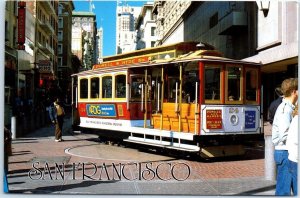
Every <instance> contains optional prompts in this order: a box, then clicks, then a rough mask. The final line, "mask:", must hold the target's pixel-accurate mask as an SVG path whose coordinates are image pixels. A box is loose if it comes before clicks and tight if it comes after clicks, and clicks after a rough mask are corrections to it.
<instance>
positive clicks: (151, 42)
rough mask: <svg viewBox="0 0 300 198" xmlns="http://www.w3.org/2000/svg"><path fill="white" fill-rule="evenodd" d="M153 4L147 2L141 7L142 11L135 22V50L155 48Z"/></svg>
mask: <svg viewBox="0 0 300 198" xmlns="http://www.w3.org/2000/svg"><path fill="white" fill-rule="evenodd" d="M152 10H153V2H147V3H145V4H144V6H143V7H142V11H141V13H140V15H139V17H138V19H137V22H136V26H135V29H136V32H137V35H136V49H137V50H139V49H144V48H150V47H154V46H155V42H156V40H157V37H156V34H155V33H156V23H155V20H154V14H153V13H152Z"/></svg>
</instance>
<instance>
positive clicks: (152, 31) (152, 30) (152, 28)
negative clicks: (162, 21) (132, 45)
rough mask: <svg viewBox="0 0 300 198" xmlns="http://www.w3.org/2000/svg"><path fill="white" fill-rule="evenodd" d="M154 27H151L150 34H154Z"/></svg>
mask: <svg viewBox="0 0 300 198" xmlns="http://www.w3.org/2000/svg"><path fill="white" fill-rule="evenodd" d="M155 29H156V28H155V27H151V36H155Z"/></svg>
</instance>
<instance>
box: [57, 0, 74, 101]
mask: <svg viewBox="0 0 300 198" xmlns="http://www.w3.org/2000/svg"><path fill="white" fill-rule="evenodd" d="M73 10H74V4H73V1H60V2H59V5H58V48H57V50H58V65H57V73H58V81H59V86H60V88H61V89H62V93H64V96H62V97H64V98H66V99H67V98H69V96H70V95H71V88H70V86H71V74H72V73H73V68H72V49H71V43H72V12H73Z"/></svg>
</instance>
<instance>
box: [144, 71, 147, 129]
mask: <svg viewBox="0 0 300 198" xmlns="http://www.w3.org/2000/svg"><path fill="white" fill-rule="evenodd" d="M147 73H148V72H147V69H145V89H144V91H145V94H144V95H145V102H144V105H145V110H144V128H146V127H147V106H148V105H147V103H148V78H147V75H148V74H147Z"/></svg>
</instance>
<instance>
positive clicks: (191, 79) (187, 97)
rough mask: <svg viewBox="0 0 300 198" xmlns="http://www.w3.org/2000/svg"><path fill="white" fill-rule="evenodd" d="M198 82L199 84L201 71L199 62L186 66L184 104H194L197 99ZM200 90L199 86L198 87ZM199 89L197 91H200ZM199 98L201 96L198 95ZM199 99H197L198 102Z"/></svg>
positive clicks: (183, 88) (183, 86)
mask: <svg viewBox="0 0 300 198" xmlns="http://www.w3.org/2000/svg"><path fill="white" fill-rule="evenodd" d="M196 82H199V69H198V63H197V62H190V63H188V64H187V65H186V67H185V69H184V73H183V76H182V83H183V84H182V102H183V103H194V102H195V97H196ZM198 88H199V86H198ZM198 88H197V89H198ZM197 97H199V94H197ZM198 99H199V98H197V100H198Z"/></svg>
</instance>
